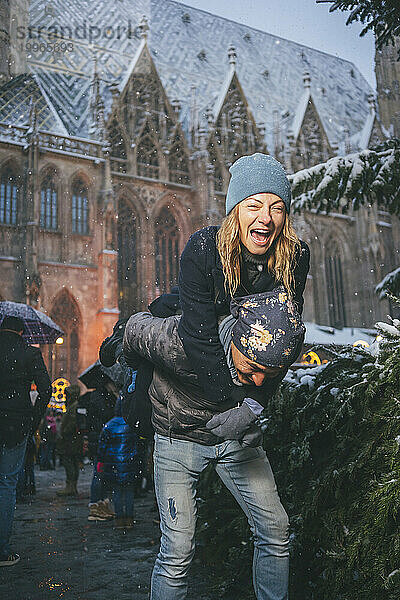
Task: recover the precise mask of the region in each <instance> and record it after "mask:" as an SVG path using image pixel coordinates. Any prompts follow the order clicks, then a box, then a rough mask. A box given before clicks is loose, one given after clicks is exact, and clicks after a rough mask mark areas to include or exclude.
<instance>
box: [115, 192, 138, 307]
mask: <svg viewBox="0 0 400 600" xmlns="http://www.w3.org/2000/svg"><path fill="white" fill-rule="evenodd" d="M136 236H137V228H136V216H135V214H134V213H133V211H132V208H131V206H130V204H129V203H128V202H127V201H126V200H124V199H121V200H120V201H119V205H118V287H119V308H120V311H121V316H123V317H125V316H129V315H131V314H132V312H133V311H134V309H136V303H137V263H136V260H137V259H136V252H137V239H136Z"/></svg>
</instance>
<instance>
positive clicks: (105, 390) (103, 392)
mask: <svg viewBox="0 0 400 600" xmlns="http://www.w3.org/2000/svg"><path fill="white" fill-rule="evenodd" d="M117 397H118V390H117V389H116V388H115V386H114V385H111V383H108V382H107V383H104V384H103V385H99V387H98V388H97V389H95V390H93V391H92V392H90V398H89V401H88V402H87V403H86V427H87V436H88V456H89V458H90V459H91V460H92V461H93V477H92V483H91V486H90V500H89V505H88V506H89V515H88V521H108V520H110V519H113V518H114V517H115V512H114V510H113V508H112V505H111V502H110V498H108V491H107V489H106V487H105V485H104V481H103V478H102V475H101V473H98V472H97V463H98V462H99V460H98V458H97V448H98V442H99V436H100V433H101V431H102V429H103V427H104V425H105V424H106V423H107V422H108V421H109V420H110V419H112V417H113V415H114V407H115V401H116V398H117Z"/></svg>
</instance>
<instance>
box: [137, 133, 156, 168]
mask: <svg viewBox="0 0 400 600" xmlns="http://www.w3.org/2000/svg"><path fill="white" fill-rule="evenodd" d="M137 173H138V175H140V176H142V177H151V178H152V179H158V177H159V162H158V152H157V147H156V146H155V144H154V140H153V138H152V136H151V134H150V130H149V126H148V125H146V127H145V129H144V131H143V134H142V136H141V138H140V141H139V143H138V147H137Z"/></svg>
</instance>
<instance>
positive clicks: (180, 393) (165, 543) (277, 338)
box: [124, 286, 305, 600]
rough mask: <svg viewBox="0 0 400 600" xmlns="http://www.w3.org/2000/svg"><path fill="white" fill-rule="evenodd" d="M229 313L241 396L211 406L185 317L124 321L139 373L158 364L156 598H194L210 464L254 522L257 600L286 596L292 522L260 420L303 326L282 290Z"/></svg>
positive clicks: (230, 347) (229, 341)
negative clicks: (204, 478) (190, 578)
mask: <svg viewBox="0 0 400 600" xmlns="http://www.w3.org/2000/svg"><path fill="white" fill-rule="evenodd" d="M231 311H232V315H230V316H228V317H226V318H225V319H224V320H223V321H222V322H221V324H220V325H219V339H220V343H221V346H222V348H223V349H224V357H226V361H227V364H228V368H229V374H230V377H231V379H232V384H233V387H234V394H233V397H232V398H228V400H225V401H224V402H221V401H220V400H219V399H218V400H217V401H214V400H213V399H210V398H209V397H208V396H207V395H206V394H205V393H204V390H203V389H202V387H201V386H200V385H199V381H198V377H197V376H196V374H195V373H194V368H193V363H192V361H190V360H189V359H188V357H187V356H186V354H185V350H184V348H183V344H182V341H181V339H180V337H179V335H178V329H179V320H180V317H179V316H173V317H169V318H164V319H162V318H157V317H154V316H152V315H151V313H137V314H135V315H132V316H131V317H130V319H129V320H128V322H127V324H126V328H125V335H124V354H125V358H126V361H127V363H128V364H129V365H130V366H132V367H133V368H134V366H135V364H136V363H137V360H138V356H139V358H145V359H146V360H149V361H151V362H153V363H154V365H155V368H154V373H153V379H152V382H151V385H150V388H149V396H150V400H151V403H152V423H153V427H154V429H155V447H154V480H155V490H156V497H157V502H158V506H159V512H160V520H161V525H160V526H161V546H160V551H159V554H158V557H157V559H156V563H155V566H154V569H153V574H152V584H151V600H184V598H186V594H187V573H188V569H189V566H190V563H191V561H192V558H193V555H194V534H195V525H196V501H195V495H196V493H195V491H196V485H197V482H198V479H199V476H200V474H201V472H202V471H203V470H204V469H205V468H206V467H207V466H208V465H209V464H213V465H214V467H215V469H216V471H217V473H218V475H219V476H220V478H221V480H222V481H223V483H224V484H225V485H226V487H227V488H228V489H229V490H230V491H231V493H232V494H233V496H234V497H235V498H236V500H237V501H238V503H239V505H240V506H241V508H242V509H243V511H244V512H245V514H246V516H247V517H248V521H249V524H250V527H251V530H252V533H253V535H254V539H255V542H254V547H255V548H254V561H253V574H254V589H255V593H256V597H257V600H271V599H274V600H286V599H287V590H288V561H289V549H288V545H289V536H288V518H287V515H286V512H285V510H284V508H283V506H282V504H281V502H280V499H279V496H278V492H277V489H276V485H275V481H274V476H273V473H272V470H271V467H270V464H269V462H268V458H267V456H266V453H265V451H264V450H263V449H262V447H261V445H260V444H261V440H262V434H261V430H260V427H259V424H258V419H259V417H260V414H261V412H262V410H263V408H264V407H265V406H266V405H267V403H268V399H269V397H270V394H269V393H268V389H269V388H268V383H270V382H271V381H277V380H279V381H280V380H281V379H282V377H283V376H284V375H285V373H286V372H287V370H288V367H289V366H290V365H291V364H292V363H293V362H294V360H295V359H296V357H297V356H298V354H299V353H300V350H301V346H302V343H303V340H304V332H305V327H304V325H303V323H302V321H301V318H300V315H299V313H298V312H297V310H296V306H295V304H294V302H292V300H291V299H290V298H289V295H288V293H287V292H286V290H285V288H284V287H283V286H279V287H278V288H276V289H274V290H273V291H271V292H265V293H263V294H255V295H251V296H247V297H244V298H234V299H233V300H232V301H231ZM255 392H257V393H256V394H255ZM255 397H257V400H255V399H254V398H255Z"/></svg>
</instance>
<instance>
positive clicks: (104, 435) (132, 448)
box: [97, 417, 139, 485]
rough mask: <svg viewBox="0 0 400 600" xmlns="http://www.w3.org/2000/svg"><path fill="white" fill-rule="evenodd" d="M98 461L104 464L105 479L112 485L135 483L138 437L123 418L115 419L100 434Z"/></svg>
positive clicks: (137, 462)
mask: <svg viewBox="0 0 400 600" xmlns="http://www.w3.org/2000/svg"><path fill="white" fill-rule="evenodd" d="M97 458H98V461H99V462H101V463H104V466H103V478H104V480H105V481H106V482H107V483H109V484H110V485H126V484H130V483H134V481H135V479H136V476H137V474H138V467H139V461H138V458H137V436H136V434H135V433H134V432H133V431H132V429H131V428H130V427H129V425H127V424H126V423H125V420H124V419H123V417H113V418H112V419H111V420H110V421H108V423H106V424H105V426H104V428H103V431H102V432H101V434H100V438H99V446H98V449H97Z"/></svg>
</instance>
